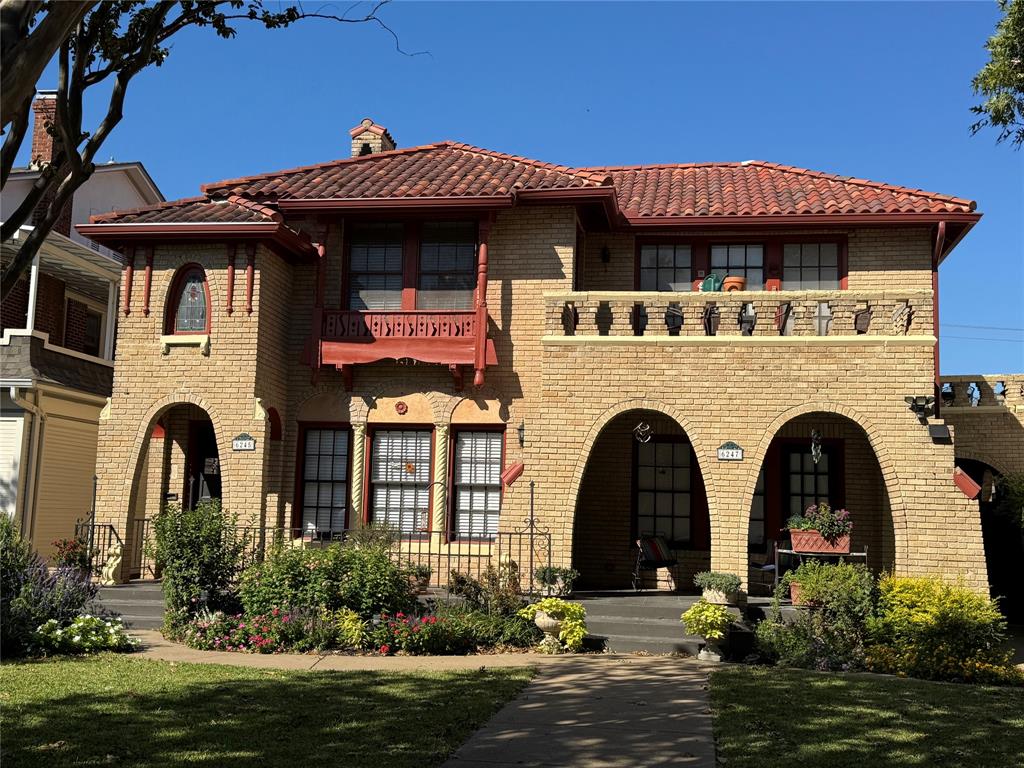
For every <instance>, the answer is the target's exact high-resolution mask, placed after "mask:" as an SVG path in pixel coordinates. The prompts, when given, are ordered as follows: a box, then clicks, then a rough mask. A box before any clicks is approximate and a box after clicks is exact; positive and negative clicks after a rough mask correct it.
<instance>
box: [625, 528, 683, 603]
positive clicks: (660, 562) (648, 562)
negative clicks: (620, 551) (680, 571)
mask: <svg viewBox="0 0 1024 768" xmlns="http://www.w3.org/2000/svg"><path fill="white" fill-rule="evenodd" d="M678 564H679V561H678V560H677V559H676V556H675V555H674V554H672V548H671V547H669V545H668V542H667V541H665V537H664V536H642V537H640V538H639V539H637V540H636V565H634V566H633V590H634V591H636V592H639V591H640V588H641V579H640V576H641V571H656V570H658V569H659V568H671V567H672V566H674V565H678Z"/></svg>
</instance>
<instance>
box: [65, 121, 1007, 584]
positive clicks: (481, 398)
mask: <svg viewBox="0 0 1024 768" xmlns="http://www.w3.org/2000/svg"><path fill="white" fill-rule="evenodd" d="M350 135H351V153H352V157H351V158H350V159H343V160H337V161H334V162H329V163H324V164H320V165H314V166H308V167H304V168H294V169H290V170H285V171H280V172H276V173H268V174H260V175H256V176H248V177H245V178H240V179H232V180H228V181H221V182H216V183H211V184H206V185H204V186H203V187H202V194H201V195H200V196H199V197H194V198H189V199H185V200H179V201H174V202H169V203H165V204H161V205H157V206H150V207H146V208H141V209H138V210H134V211H121V212H118V213H114V214H109V215H105V216H96V217H93V220H92V223H90V224H88V225H82V226H80V227H79V230H80V232H82V233H83V234H85V235H87V236H88V237H90V238H92V239H94V240H97V241H99V242H101V243H103V244H105V245H107V246H109V247H111V248H117V249H119V250H121V251H122V252H124V253H125V254H126V258H127V263H126V267H125V275H124V280H123V281H122V302H121V311H120V313H119V314H120V320H119V325H118V340H117V343H118V359H117V364H116V366H115V375H114V393H113V397H112V399H111V404H110V409H109V413H108V414H105V417H104V420H102V421H101V425H100V455H99V459H98V474H99V498H98V512H97V519H98V520H99V521H101V522H102V523H103V524H104V525H108V526H110V527H111V528H112V529H113V530H115V531H116V532H117V534H118V535H119V536H120V537H122V538H123V539H124V540H125V542H126V544H127V545H128V547H129V549H130V550H131V551H132V553H133V554H132V555H131V556H129V557H126V572H125V574H124V575H125V576H128V575H134V574H137V573H139V572H140V570H141V565H140V560H139V555H138V551H139V548H140V546H139V543H140V541H141V539H142V538H143V536H144V532H145V531H146V528H147V525H148V523H147V521H148V520H149V519H150V518H151V517H152V516H153V515H154V514H156V513H157V511H158V510H159V509H160V507H161V505H162V504H164V503H165V502H167V501H175V502H180V503H183V504H186V505H191V504H194V503H196V502H197V501H198V500H200V499H203V498H214V497H215V498H221V499H222V500H223V503H224V505H225V506H226V507H227V508H228V509H229V510H231V511H232V512H234V513H236V514H237V515H238V516H239V518H240V519H241V520H242V521H243V522H244V523H245V524H247V525H249V526H252V530H259V531H262V532H264V533H265V532H267V531H268V530H269V529H288V530H289V531H290V532H291V533H290V534H289V535H295V536H299V535H302V536H304V537H307V538H318V537H323V536H329V535H335V534H337V533H339V532H340V531H342V530H343V529H346V528H351V527H356V526H360V525H363V524H365V523H367V522H383V523H388V524H390V525H392V526H394V527H397V528H398V529H400V531H401V532H402V546H403V547H404V551H405V552H406V553H407V554H408V555H409V556H410V557H414V558H418V559H421V560H423V561H429V562H430V564H431V565H432V567H433V569H434V580H435V581H436V582H440V583H443V582H444V581H445V580H446V579H447V577H448V573H449V570H450V569H457V570H477V569H479V568H481V567H482V565H483V564H484V563H486V562H493V563H495V564H501V565H502V567H513V566H512V563H513V562H514V564H515V566H516V567H518V568H519V570H520V572H522V573H528V572H529V569H530V568H531V564H532V565H538V564H542V563H546V562H548V559H549V558H550V561H551V562H552V563H554V564H555V565H570V564H572V565H573V566H574V567H576V568H577V569H578V570H579V571H580V572H581V583H582V584H587V585H590V586H595V587H624V586H627V585H628V584H629V583H630V572H631V570H632V566H633V562H634V558H635V552H636V547H635V543H634V542H635V539H636V537H637V535H639V534H653V533H657V534H662V535H664V536H665V537H666V538H667V539H668V540H670V541H671V543H672V546H673V547H674V548H675V550H676V551H677V553H678V554H679V557H680V565H679V566H678V567H677V568H676V569H675V571H674V573H672V578H673V579H674V580H675V582H676V583H677V584H679V585H680V586H683V587H688V586H690V579H691V578H692V574H693V572H694V571H696V570H700V569H706V568H708V567H712V568H714V569H715V570H719V571H729V572H734V573H737V574H739V575H741V576H742V577H743V578H744V579H746V578H747V577H748V568H750V576H751V577H753V576H756V575H757V572H756V568H752V567H751V563H752V562H763V561H764V559H765V558H767V557H770V554H768V553H770V551H771V547H772V543H773V542H774V541H776V540H778V539H779V530H780V529H781V528H782V527H783V526H784V525H785V521H786V519H787V517H788V516H789V514H790V513H791V512H794V511H797V510H800V509H802V508H803V507H805V506H806V505H808V504H810V503H812V502H814V501H815V500H824V499H828V500H830V501H831V502H832V503H833V504H837V505H843V506H846V507H848V508H849V509H850V510H851V511H852V514H853V519H854V521H855V529H854V547H855V549H858V550H863V549H865V548H866V550H867V561H868V563H869V565H870V566H871V567H872V568H874V569H876V570H880V569H883V568H889V569H895V570H896V571H897V572H900V573H918V574H925V573H936V572H939V573H948V574H956V575H957V576H958V577H960V578H962V579H964V580H965V582H966V583H968V584H971V585H973V586H975V587H978V588H981V587H983V586H984V585H985V584H986V563H985V554H984V550H983V546H982V530H981V526H980V523H979V516H978V505H977V502H975V501H972V500H970V499H968V498H967V497H966V496H965V494H964V493H963V492H961V490H960V488H958V487H957V485H955V484H954V479H953V474H954V447H953V445H952V444H951V443H950V441H949V439H948V436H947V437H945V438H944V437H943V436H942V434H941V432H942V430H941V429H930V427H932V428H941V427H942V426H943V422H942V419H941V418H938V417H937V416H935V415H934V414H931V415H929V414H928V413H925V414H924V416H923V417H921V418H919V417H918V415H916V414H915V413H914V412H912V411H911V410H909V409H908V405H907V402H906V401H905V398H907V397H911V398H921V399H922V403H923V405H922V408H921V410H927V409H928V408H934V407H935V406H933V405H931V404H929V403H927V401H926V400H925V398H930V397H934V396H935V395H936V393H937V391H938V390H937V384H938V378H937V372H938V363H937V354H938V347H937V338H936V334H937V327H938V326H937V317H936V306H937V302H936V297H937V274H938V264H939V262H941V261H942V260H943V259H944V258H946V256H947V255H948V254H949V253H950V251H951V250H952V249H953V248H954V247H955V245H956V244H957V243H958V242H959V241H960V239H961V238H962V237H963V236H964V235H966V234H967V232H968V231H969V230H970V228H971V227H972V226H973V225H974V224H975V223H976V222H977V221H978V219H979V218H980V214H979V213H977V212H976V211H975V205H974V203H973V202H971V201H969V200H962V199H958V198H955V197H949V196H946V195H938V194H933V193H928V192H922V191H920V190H913V189H907V188H903V187H896V186H892V185H888V184H881V183H876V182H870V181H864V180H861V179H850V178H845V177H839V176H832V175H828V174H824V173H818V172H813V171H807V170H802V169H798V168H791V167H787V166H781V165H775V164H771V163H765V162H759V161H750V162H743V163H708V164H685V165H665V166H636V167H621V168H583V169H581V168H568V167H563V166H557V165H552V164H549V163H542V162H538V161H535V160H530V159H527V158H523V157H516V156H511V155H507V154H502V153H498V152H492V151H488V150H485V149H479V148H476V147H472V146H468V145H466V144H460V143H453V142H441V143H437V144H430V145H426V146H420V147H413V148H410V149H395V144H394V141H393V139H392V137H391V135H390V133H389V132H388V131H387V130H385V129H384V128H383V127H381V126H379V125H376V124H375V123H373V121H371V120H368V119H367V120H364V121H362V123H360V125H358V126H356V127H355V128H353V129H352V131H351V132H350ZM712 274H714V275H717V276H719V277H722V276H731V277H742V278H744V279H745V281H746V282H745V289H746V290H744V291H739V292H728V293H727V292H696V291H694V290H693V289H694V287H695V286H698V285H699V284H700V283H701V281H703V280H705V279H706V278H708V277H709V276H710V275H712ZM1013 398H1014V399H1012V401H1011V397H1010V396H1009V395H1007V398H1006V402H1007V403H1008V404H1009V405H1011V406H1015V405H1016V404H1017V403H1021V402H1022V400H1021V399H1020V398H1018V397H1017V395H1016V394H1014V395H1013ZM250 532H251V531H250ZM260 535H263V533H261V534H260ZM524 536H527V537H529V538H528V541H527V544H526V545H525V546H526V549H524V548H523V547H524V543H523V541H524V540H523V537H524ZM538 541H540V542H542V545H540V546H539V545H538ZM510 561H511V562H510Z"/></svg>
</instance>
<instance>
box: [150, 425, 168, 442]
mask: <svg viewBox="0 0 1024 768" xmlns="http://www.w3.org/2000/svg"><path fill="white" fill-rule="evenodd" d="M166 436H167V430H165V429H164V425H163V424H161V423H160V422H159V421H158V422H157V423H156V424H154V425H153V432H152V434H151V435H150V437H154V438H157V439H159V440H163V439H164V438H165V437H166Z"/></svg>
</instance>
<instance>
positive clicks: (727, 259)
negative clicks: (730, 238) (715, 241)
mask: <svg viewBox="0 0 1024 768" xmlns="http://www.w3.org/2000/svg"><path fill="white" fill-rule="evenodd" d="M711 271H712V272H714V273H716V274H718V275H720V276H722V277H725V276H726V275H734V276H736V277H745V278H747V287H746V290H748V291H760V290H762V289H764V246H761V245H712V246H711Z"/></svg>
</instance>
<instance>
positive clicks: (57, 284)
mask: <svg viewBox="0 0 1024 768" xmlns="http://www.w3.org/2000/svg"><path fill="white" fill-rule="evenodd" d="M36 330H37V331H42V332H43V333H48V334H50V343H51V344H56V345H58V346H63V344H64V283H63V281H61V280H58V279H57V278H55V277H51V276H50V275H46V274H43V273H42V272H40V273H39V288H38V293H37V294H36Z"/></svg>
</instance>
